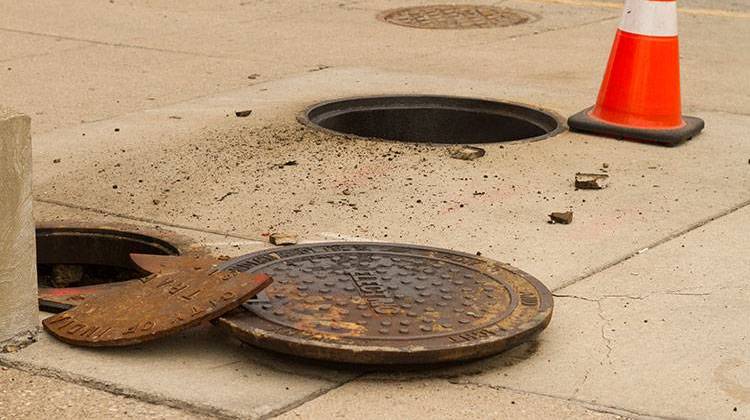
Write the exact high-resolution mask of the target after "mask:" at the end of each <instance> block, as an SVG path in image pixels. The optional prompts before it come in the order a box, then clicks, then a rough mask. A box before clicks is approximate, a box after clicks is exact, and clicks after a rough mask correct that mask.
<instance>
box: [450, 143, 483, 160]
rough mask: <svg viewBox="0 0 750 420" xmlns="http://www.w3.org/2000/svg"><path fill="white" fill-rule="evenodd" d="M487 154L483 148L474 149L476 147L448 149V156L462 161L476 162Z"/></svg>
mask: <svg viewBox="0 0 750 420" xmlns="http://www.w3.org/2000/svg"><path fill="white" fill-rule="evenodd" d="M485 153H486V152H485V151H484V149H482V148H481V147H474V146H461V147H451V148H450V149H448V154H449V156H450V157H452V158H453V159H461V160H475V159H479V158H480V157H482V156H484V154H485Z"/></svg>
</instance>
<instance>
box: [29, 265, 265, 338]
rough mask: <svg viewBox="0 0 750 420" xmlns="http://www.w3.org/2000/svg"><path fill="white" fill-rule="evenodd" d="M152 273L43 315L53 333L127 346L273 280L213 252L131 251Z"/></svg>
mask: <svg viewBox="0 0 750 420" xmlns="http://www.w3.org/2000/svg"><path fill="white" fill-rule="evenodd" d="M131 257H132V258H133V261H134V262H135V264H136V265H138V266H139V267H140V268H142V269H143V270H145V271H147V272H150V273H153V274H152V275H150V276H148V277H145V278H142V279H140V280H139V281H134V282H129V283H126V284H123V285H121V286H120V287H117V288H113V289H110V290H107V291H106V292H103V293H101V294H97V295H92V296H90V297H89V298H87V299H86V300H85V301H83V302H82V303H81V304H80V305H78V306H76V307H74V308H72V309H69V310H67V311H65V312H62V313H59V314H57V315H54V316H51V317H49V318H46V319H45V320H44V321H42V324H43V325H44V328H45V329H46V330H47V331H48V332H49V333H50V334H52V335H53V336H55V337H56V338H58V339H60V340H61V341H64V342H66V343H69V344H75V345H79V346H89V347H102V346H125V345H129V344H138V343H142V342H145V341H150V340H153V339H156V338H159V337H163V336H166V335H169V334H172V333H175V332H177V331H180V330H183V329H186V328H189V327H192V326H195V325H198V324H200V323H201V322H202V321H205V320H210V319H213V318H216V317H218V316H220V315H222V314H224V313H225V312H227V311H230V310H232V309H234V308H236V307H238V306H239V305H241V304H242V303H243V302H244V301H246V300H247V299H248V298H250V297H252V296H253V295H255V294H256V293H258V292H259V291H261V290H262V289H263V288H264V287H265V286H267V285H268V284H269V283H270V282H271V278H270V277H268V276H267V275H265V274H248V273H240V272H237V271H232V270H231V269H227V270H219V269H218V265H219V263H220V262H221V261H219V260H218V259H216V258H213V257H210V256H164V255H145V254H132V255H131Z"/></svg>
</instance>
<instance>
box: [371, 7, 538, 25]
mask: <svg viewBox="0 0 750 420" xmlns="http://www.w3.org/2000/svg"><path fill="white" fill-rule="evenodd" d="M378 17H379V18H380V19H381V20H383V21H385V22H388V23H392V24H394V25H400V26H408V27H410V28H421V29H476V28H501V27H505V26H512V25H519V24H522V23H526V22H529V21H530V20H532V19H533V15H531V14H530V13H526V12H522V11H519V10H514V9H507V8H501V7H494V6H485V5H471V4H455V5H432V6H416V7H404V8H401V9H393V10H387V11H385V12H383V13H381V14H380V15H379V16H378Z"/></svg>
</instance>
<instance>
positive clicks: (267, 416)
mask: <svg viewBox="0 0 750 420" xmlns="http://www.w3.org/2000/svg"><path fill="white" fill-rule="evenodd" d="M363 376H365V373H360V374H357V375H355V376H354V377H352V378H350V379H348V380H345V381H342V382H340V383H337V384H334V385H333V386H331V387H328V388H326V389H322V390H320V391H318V392H314V393H312V394H310V395H308V396H306V397H305V398H300V399H299V400H297V401H294V402H292V403H289V404H287V405H285V406H284V407H281V408H279V409H276V410H273V411H271V412H270V413H268V414H265V415H262V416H260V418H259V420H267V419H271V418H274V417H278V416H281V415H282V414H284V413H287V412H289V411H292V410H294V409H296V408H298V407H301V406H303V405H305V404H307V403H308V402H310V401H313V400H316V399H318V398H320V397H322V396H324V395H326V394H328V393H329V392H331V391H335V390H337V389H339V388H341V387H342V386H344V385H346V384H348V383H350V382H352V381H356V380H357V379H359V378H361V377H363Z"/></svg>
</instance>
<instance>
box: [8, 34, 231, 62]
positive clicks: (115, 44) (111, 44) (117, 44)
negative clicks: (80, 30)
mask: <svg viewBox="0 0 750 420" xmlns="http://www.w3.org/2000/svg"><path fill="white" fill-rule="evenodd" d="M0 31H5V32H14V33H17V34H24V35H32V36H39V37H43V38H52V39H56V40H59V39H64V40H66V41H78V42H86V43H89V44H95V45H104V46H108V47H117V48H133V49H138V50H147V51H157V52H164V53H171V54H183V55H192V56H195V57H207V58H226V57H223V56H220V55H212V54H203V53H199V52H193V51H181V50H170V49H168V48H157V47H147V46H144V45H131V44H125V43H122V42H107V41H97V40H93V39H86V38H78V37H74V36H66V35H57V34H48V33H43V32H34V31H25V30H22V29H13V28H0ZM64 51H66V50H62V52H64Z"/></svg>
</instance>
